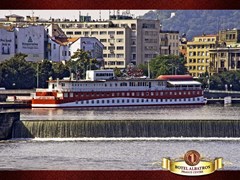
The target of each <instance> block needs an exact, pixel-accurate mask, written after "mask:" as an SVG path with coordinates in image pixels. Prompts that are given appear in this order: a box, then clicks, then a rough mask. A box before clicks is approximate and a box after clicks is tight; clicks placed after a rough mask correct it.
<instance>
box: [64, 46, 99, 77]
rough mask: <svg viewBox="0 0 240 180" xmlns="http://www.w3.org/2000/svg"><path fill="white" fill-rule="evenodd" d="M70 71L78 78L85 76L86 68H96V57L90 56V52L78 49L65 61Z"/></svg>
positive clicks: (97, 65)
mask: <svg viewBox="0 0 240 180" xmlns="http://www.w3.org/2000/svg"><path fill="white" fill-rule="evenodd" d="M67 65H68V67H69V69H70V72H71V73H74V74H75V76H78V78H85V77H86V71H87V70H95V69H98V67H99V66H100V63H98V61H97V60H96V59H93V58H91V56H90V52H87V51H84V50H82V49H78V50H77V51H76V52H75V53H74V55H73V56H72V57H71V59H70V60H69V61H68V62H67Z"/></svg>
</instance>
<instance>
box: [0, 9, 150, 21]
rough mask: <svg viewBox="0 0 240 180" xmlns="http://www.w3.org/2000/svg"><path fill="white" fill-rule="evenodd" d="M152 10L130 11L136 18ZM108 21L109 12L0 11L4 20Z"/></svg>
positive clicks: (112, 11) (0, 16)
mask: <svg viewBox="0 0 240 180" xmlns="http://www.w3.org/2000/svg"><path fill="white" fill-rule="evenodd" d="M114 11H115V14H117V10H111V15H113V14H114ZM148 11H150V10H130V14H134V17H137V16H141V15H144V14H145V13H146V12H148ZM100 12H101V19H102V20H104V19H105V20H106V19H108V17H109V10H75V9H74V10H0V18H4V17H5V16H6V15H10V14H17V15H19V16H23V17H26V16H32V15H33V14H34V16H39V17H40V19H47V20H48V19H49V18H50V17H51V18H55V19H57V18H60V19H65V18H66V19H70V20H75V19H77V20H78V17H79V14H80V13H81V15H89V16H92V20H93V19H94V20H96V19H100ZM119 12H120V14H122V13H124V12H126V10H119Z"/></svg>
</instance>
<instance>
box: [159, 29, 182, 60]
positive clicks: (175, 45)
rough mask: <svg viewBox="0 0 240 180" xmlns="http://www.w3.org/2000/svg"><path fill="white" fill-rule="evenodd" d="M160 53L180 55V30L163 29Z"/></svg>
mask: <svg viewBox="0 0 240 180" xmlns="http://www.w3.org/2000/svg"><path fill="white" fill-rule="evenodd" d="M159 39H160V54H161V55H170V54H171V55H176V56H178V55H179V32H178V31H162V30H160V33H159Z"/></svg>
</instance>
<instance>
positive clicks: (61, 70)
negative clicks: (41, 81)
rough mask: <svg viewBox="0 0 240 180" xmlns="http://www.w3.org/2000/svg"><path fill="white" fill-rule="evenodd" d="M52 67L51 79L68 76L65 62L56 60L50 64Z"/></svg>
mask: <svg viewBox="0 0 240 180" xmlns="http://www.w3.org/2000/svg"><path fill="white" fill-rule="evenodd" d="M52 68H53V79H57V78H59V79H63V78H64V77H69V76H70V71H69V68H68V66H67V65H66V64H63V63H62V62H57V63H53V64H52Z"/></svg>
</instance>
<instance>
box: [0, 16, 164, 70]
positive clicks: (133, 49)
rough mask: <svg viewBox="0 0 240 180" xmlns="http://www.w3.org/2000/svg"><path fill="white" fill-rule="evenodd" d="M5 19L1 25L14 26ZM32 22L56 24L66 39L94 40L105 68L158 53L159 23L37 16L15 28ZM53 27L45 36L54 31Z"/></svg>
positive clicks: (119, 18)
mask: <svg viewBox="0 0 240 180" xmlns="http://www.w3.org/2000/svg"><path fill="white" fill-rule="evenodd" d="M10 20H11V19H9V18H8V19H6V20H4V21H1V22H0V24H3V25H10V24H11V25H14V23H16V22H14V21H10ZM29 22H32V23H34V24H41V25H45V26H49V25H50V24H52V23H54V24H57V25H58V26H59V27H60V28H61V29H62V31H63V32H64V33H65V34H66V35H67V37H69V38H70V37H71V38H72V37H96V38H97V39H98V40H99V41H100V42H101V43H102V44H103V45H104V50H103V56H104V62H105V68H115V67H118V68H126V66H127V65H128V64H129V63H133V64H136V65H138V64H142V63H147V62H148V61H149V60H150V59H152V58H154V57H156V56H157V55H158V54H159V53H160V49H159V48H160V41H159V32H160V21H159V20H146V19H133V18H132V17H131V16H128V15H116V16H115V15H113V16H110V20H106V21H94V20H91V18H90V17H89V16H86V17H83V16H80V21H77V20H75V21H70V20H63V21H61V20H60V19H55V20H54V19H52V20H51V21H47V20H46V21H43V20H40V19H38V18H37V17H27V20H26V21H23V20H22V19H21V23H19V22H18V23H17V24H18V25H20V24H21V25H22V26H24V25H26V24H27V23H29ZM54 31H58V29H57V28H56V29H55V30H54V28H53V32H51V33H50V32H49V34H50V35H51V34H55V33H58V32H54Z"/></svg>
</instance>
